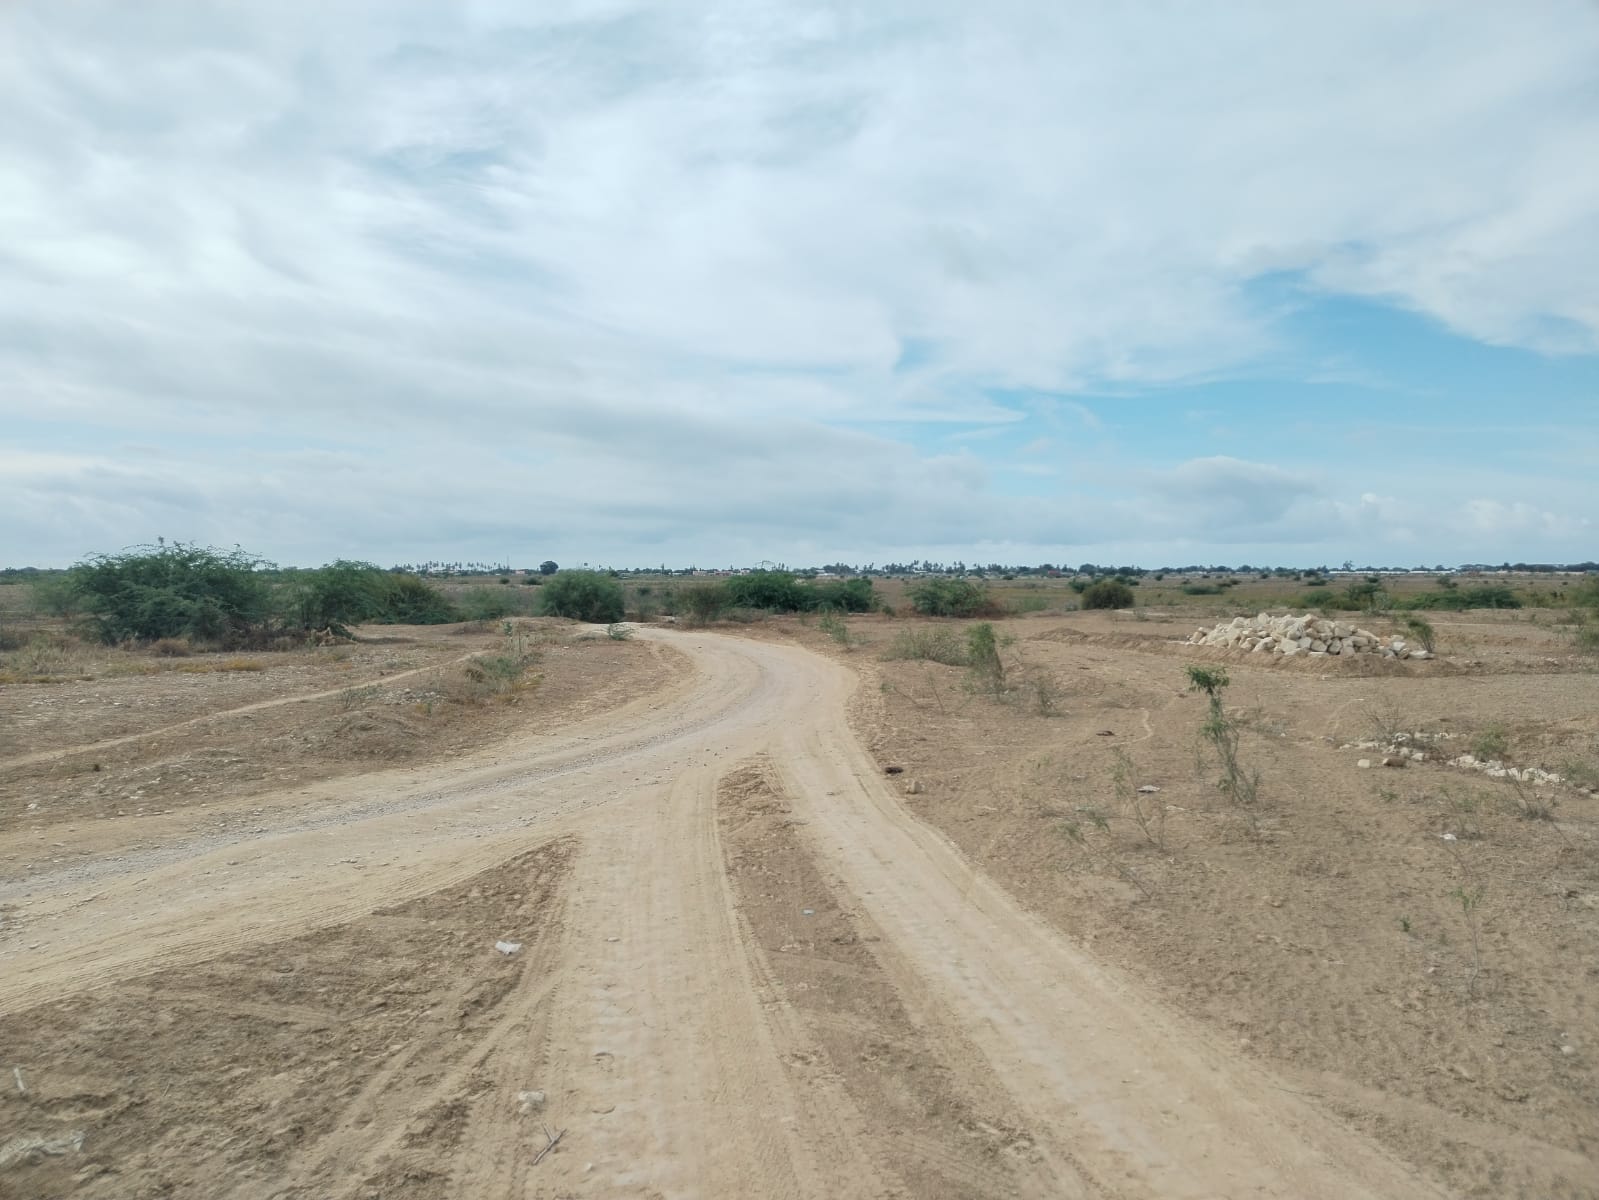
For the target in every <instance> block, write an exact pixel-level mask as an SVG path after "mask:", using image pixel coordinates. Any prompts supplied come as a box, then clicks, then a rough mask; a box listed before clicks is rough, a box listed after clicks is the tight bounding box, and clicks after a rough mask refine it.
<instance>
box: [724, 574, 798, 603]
mask: <svg viewBox="0 0 1599 1200" xmlns="http://www.w3.org/2000/svg"><path fill="white" fill-rule="evenodd" d="M723 586H724V587H725V588H726V589H727V599H728V604H729V605H730V606H731V607H733V608H763V609H765V610H766V611H768V612H804V611H806V610H807V609H808V608H810V607H811V603H812V602H811V598H810V595H809V589H808V588H806V587H805V585H804V584H802V583H800V581H799V580H798V579H795V578H794V576H793V575H791V574H789V573H788V572H787V571H751V572H750V573H749V574H748V575H734V576H733V577H731V578H730V579H728V580H727V582H726V583H725V584H723Z"/></svg>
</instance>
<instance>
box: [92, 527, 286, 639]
mask: <svg viewBox="0 0 1599 1200" xmlns="http://www.w3.org/2000/svg"><path fill="white" fill-rule="evenodd" d="M268 566H269V564H267V563H265V562H263V561H262V560H261V559H259V558H256V557H255V556H254V555H251V554H247V553H245V552H244V551H243V550H239V549H234V550H232V551H228V552H224V551H220V550H213V549H210V548H205V547H200V546H193V545H185V544H184V543H181V542H174V543H173V544H172V545H170V546H168V545H164V544H163V545H160V546H153V547H150V546H146V547H140V548H138V549H135V550H131V551H128V552H125V553H122V554H110V555H100V556H98V557H95V558H91V559H89V560H87V561H85V562H81V563H79V564H78V565H77V566H75V567H73V568H72V571H71V573H70V578H71V586H72V589H73V591H74V592H75V593H76V594H77V595H78V596H79V597H80V598H81V601H82V605H83V608H84V611H85V612H87V613H88V614H89V624H90V627H91V628H92V629H93V631H94V633H95V634H96V636H98V637H99V638H100V640H101V641H103V642H106V643H107V644H115V643H117V642H122V641H130V640H132V641H141V642H143V641H154V640H156V639H158V638H191V639H195V640H200V641H232V640H240V639H243V638H245V637H248V636H250V635H252V634H254V633H257V632H260V631H261V630H263V629H264V628H265V627H266V626H267V624H268V621H269V619H270V617H271V610H272V592H271V589H270V588H269V587H268V585H267V578H266V568H267V567H268Z"/></svg>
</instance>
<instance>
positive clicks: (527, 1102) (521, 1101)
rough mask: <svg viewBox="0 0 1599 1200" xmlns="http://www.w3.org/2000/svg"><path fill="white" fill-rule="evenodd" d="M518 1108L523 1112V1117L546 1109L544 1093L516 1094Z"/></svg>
mask: <svg viewBox="0 0 1599 1200" xmlns="http://www.w3.org/2000/svg"><path fill="white" fill-rule="evenodd" d="M516 1103H517V1106H518V1107H519V1108H520V1109H521V1110H522V1115H523V1116H526V1115H527V1114H528V1113H535V1112H538V1111H539V1109H541V1108H543V1107H544V1093H543V1092H537V1091H534V1092H518V1093H517V1094H516Z"/></svg>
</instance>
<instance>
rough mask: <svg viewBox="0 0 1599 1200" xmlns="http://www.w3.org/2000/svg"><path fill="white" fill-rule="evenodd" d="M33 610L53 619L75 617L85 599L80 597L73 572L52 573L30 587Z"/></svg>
mask: <svg viewBox="0 0 1599 1200" xmlns="http://www.w3.org/2000/svg"><path fill="white" fill-rule="evenodd" d="M28 593H29V597H28V598H29V600H30V601H31V602H32V605H33V610H34V611H35V612H37V613H43V614H45V615H46V616H51V617H75V616H77V615H78V611H79V606H80V605H81V604H82V602H83V597H82V596H81V595H79V593H78V589H77V585H76V583H75V581H74V580H73V577H72V574H71V572H68V571H52V572H51V573H50V574H48V575H43V576H40V577H39V578H38V579H35V580H34V581H33V582H32V583H31V584H29V585H28Z"/></svg>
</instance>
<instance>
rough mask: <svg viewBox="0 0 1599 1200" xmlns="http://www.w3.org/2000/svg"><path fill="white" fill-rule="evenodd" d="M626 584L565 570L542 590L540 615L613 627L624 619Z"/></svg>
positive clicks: (553, 576) (598, 574)
mask: <svg viewBox="0 0 1599 1200" xmlns="http://www.w3.org/2000/svg"><path fill="white" fill-rule="evenodd" d="M622 609H623V603H622V585H621V584H620V583H618V582H617V581H616V580H615V579H613V578H611V576H609V575H605V574H602V573H600V572H599V571H562V572H560V573H559V574H556V575H552V576H550V578H549V579H548V580H547V581H546V582H545V584H544V586H543V587H542V588H541V589H539V612H541V613H543V614H544V615H545V616H548V617H570V618H571V619H573V620H575V621H590V622H593V623H594V624H597V625H609V624H611V623H612V622H614V621H620V620H621V619H622Z"/></svg>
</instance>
